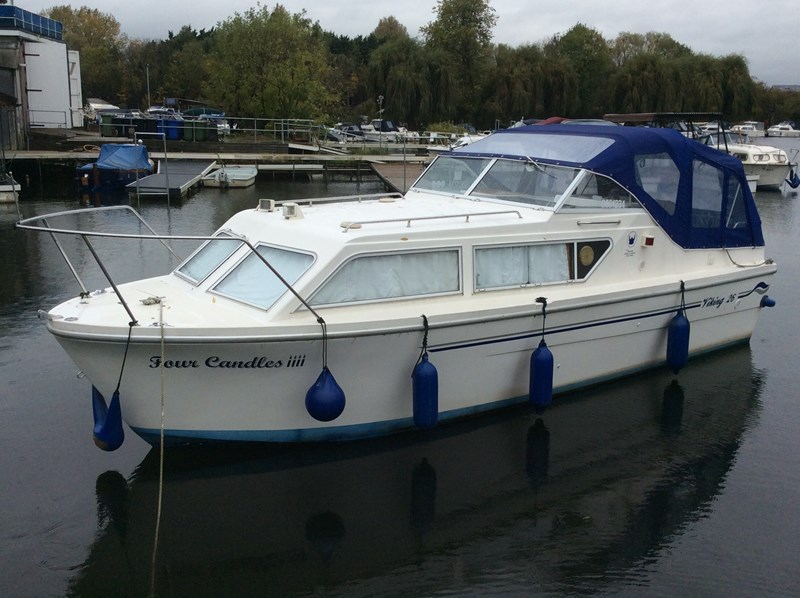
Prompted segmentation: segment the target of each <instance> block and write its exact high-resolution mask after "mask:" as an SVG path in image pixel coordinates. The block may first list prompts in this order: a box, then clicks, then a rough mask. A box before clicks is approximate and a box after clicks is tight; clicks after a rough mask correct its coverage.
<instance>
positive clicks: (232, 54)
mask: <svg viewBox="0 0 800 598" xmlns="http://www.w3.org/2000/svg"><path fill="white" fill-rule="evenodd" d="M210 58H211V60H210V75H209V79H208V85H207V86H206V93H207V96H208V97H209V98H210V99H213V100H214V101H215V102H216V103H217V104H218V105H220V106H223V107H225V109H226V110H227V111H228V112H229V113H232V114H237V115H240V116H254V117H272V118H325V117H327V115H328V114H329V113H330V111H331V110H332V109H334V107H335V106H336V105H337V102H338V97H337V95H336V93H335V91H334V89H333V88H332V87H331V85H330V83H331V80H332V73H331V69H330V66H329V62H328V58H329V57H328V53H327V48H326V46H325V43H324V40H323V36H322V31H321V30H320V29H319V27H318V26H315V25H313V24H312V23H311V21H310V20H309V19H307V18H306V17H305V12H302V13H298V14H290V13H289V12H288V11H287V10H286V9H285V8H284V7H283V6H280V5H277V6H276V7H275V9H274V10H273V11H272V12H270V11H269V10H268V9H267V8H266V7H262V6H260V5H259V6H257V7H255V8H251V9H249V10H248V11H247V12H246V13H245V14H244V15H240V14H238V13H236V15H235V16H233V17H231V18H229V19H228V20H227V21H225V22H223V23H221V24H220V25H219V27H218V28H217V31H216V34H215V36H214V44H213V49H212V52H211V56H210Z"/></svg>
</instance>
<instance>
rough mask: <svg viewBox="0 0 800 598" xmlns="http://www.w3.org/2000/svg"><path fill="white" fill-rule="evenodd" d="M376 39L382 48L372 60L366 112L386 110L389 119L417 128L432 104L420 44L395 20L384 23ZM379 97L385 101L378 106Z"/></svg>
mask: <svg viewBox="0 0 800 598" xmlns="http://www.w3.org/2000/svg"><path fill="white" fill-rule="evenodd" d="M372 37H374V38H375V39H376V40H377V42H378V44H379V45H378V46H377V48H375V49H374V50H373V51H372V53H371V55H370V57H369V63H368V79H367V89H368V90H369V96H368V97H367V99H366V100H365V102H364V104H362V108H363V111H364V112H365V113H369V114H372V113H373V112H374V111H375V110H377V109H379V108H383V110H384V113H383V115H384V116H385V117H386V118H389V119H391V120H395V121H397V122H403V123H410V124H411V125H412V126H416V124H417V123H418V122H419V118H420V114H421V113H422V112H424V106H427V105H429V102H430V98H429V93H430V92H429V89H428V85H427V80H426V78H425V72H426V66H427V65H426V63H425V62H424V60H423V56H422V49H421V46H420V43H419V42H418V41H416V40H414V39H412V38H411V37H410V36H409V35H408V31H407V30H406V28H405V27H404V26H403V25H401V24H400V23H399V22H398V21H397V19H395V18H394V17H387V18H385V19H381V20H380V22H379V23H378V26H377V27H376V28H375V31H373V32H372ZM379 96H381V97H382V98H383V101H382V102H381V103H376V98H377V97H379Z"/></svg>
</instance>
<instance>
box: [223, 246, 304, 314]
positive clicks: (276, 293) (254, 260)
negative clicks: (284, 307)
mask: <svg viewBox="0 0 800 598" xmlns="http://www.w3.org/2000/svg"><path fill="white" fill-rule="evenodd" d="M256 251H258V253H259V254H260V255H262V256H263V257H264V259H265V260H267V261H268V262H269V263H270V264H271V265H272V267H273V268H275V270H277V271H278V272H279V273H280V275H281V276H282V277H283V278H284V279H285V280H286V282H288V283H289V284H294V283H295V282H297V279H298V278H300V276H301V275H302V274H303V272H305V271H306V270H307V269H308V267H309V266H310V265H311V263H312V262H313V261H314V257H313V256H312V255H309V254H307V253H300V252H298V251H291V250H288V249H282V248H279V247H270V246H268V245H259V246H258V247H256ZM214 291H215V292H217V293H219V294H220V295H224V296H226V297H230V298H231V299H236V300H238V301H243V302H245V303H249V304H251V305H255V306H257V307H261V308H263V309H268V308H269V307H270V306H271V305H272V304H273V303H275V301H277V300H278V298H279V297H280V296H281V295H283V294H284V293H285V292H286V291H287V288H286V285H284V284H283V283H282V282H281V281H280V279H279V278H278V277H277V276H275V274H274V273H273V272H272V270H270V269H269V268H268V267H267V265H266V264H265V263H264V262H263V261H262V260H261V259H260V258H259V257H258V256H257V255H254V254H253V253H249V254H248V256H247V257H246V258H244V259H243V260H242V261H241V262H239V264H237V265H236V267H235V268H234V269H233V270H231V271H230V272H229V273H228V274H227V275H226V276H225V277H224V278H223V279H222V280H221V281H219V282H218V283H217V285H216V286H215V287H214Z"/></svg>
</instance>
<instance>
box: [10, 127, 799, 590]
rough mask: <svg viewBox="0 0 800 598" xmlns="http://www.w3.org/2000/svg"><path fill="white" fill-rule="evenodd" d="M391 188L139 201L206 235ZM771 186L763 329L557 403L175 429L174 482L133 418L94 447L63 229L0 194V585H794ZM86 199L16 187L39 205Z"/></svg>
mask: <svg viewBox="0 0 800 598" xmlns="http://www.w3.org/2000/svg"><path fill="white" fill-rule="evenodd" d="M770 143H773V141H771V142H770ZM774 143H775V144H776V145H778V143H777V141H775V142H774ZM782 147H783V149H785V150H789V149H791V148H792V147H794V146H793V145H791V143H783V145H782ZM382 191H383V186H382V184H375V183H372V184H361V185H358V184H356V183H352V184H351V183H349V182H341V181H340V182H336V183H331V184H327V185H326V184H325V183H324V182H323V181H322V180H321V178H317V179H316V180H315V181H310V182H309V181H296V182H291V181H285V180H284V181H272V180H271V179H270V178H266V179H260V180H258V181H257V182H256V185H255V186H253V187H251V188H248V189H243V190H241V191H237V192H236V193H235V194H224V195H220V192H219V190H217V189H211V188H205V189H200V190H199V191H198V192H197V193H196V194H194V195H192V196H191V197H190V198H189V199H188V201H187V202H186V203H184V204H183V205H182V206H181V207H180V208H178V209H176V208H172V209H169V208H168V207H167V205H166V204H165V203H163V202H146V203H145V204H143V206H142V208H141V210H142V214H143V216H144V217H145V218H146V220H148V221H150V222H154V223H157V228H158V229H159V230H161V231H164V232H170V233H171V234H192V233H194V232H196V231H197V230H207V229H209V228H212V229H215V228H217V227H219V226H221V225H222V224H223V222H224V221H225V220H226V219H227V218H228V217H230V216H231V215H233V214H234V213H236V212H238V211H240V210H243V209H250V208H252V206H253V205H256V204H257V202H258V199H260V198H275V199H279V200H302V199H304V198H308V197H318V196H320V195H324V194H329V195H334V196H335V195H351V194H353V193H380V192H382ZM221 198H224V199H223V200H222V201H220V200H221ZM755 199H756V203H757V205H758V208H759V213H760V216H761V220H762V223H763V227H764V235H765V238H766V239H767V242H768V244H769V248H770V249H769V255H770V257H772V258H774V259H775V260H776V262H778V263H779V264H780V266H781V269H780V271H779V273H778V275H777V276H776V277H775V281H774V284H773V285H772V287H773V288H772V289H771V291H770V294H774V296H775V297H776V299H777V300H778V306H777V308H776V309H773V310H770V311H767V312H765V316H767V317H763V318H761V319H760V320H759V323H758V325H757V326H756V329H755V331H754V335H753V337H752V339H751V342H750V344H749V347H748V346H743V347H740V348H739V349H733V350H731V351H723V352H719V353H717V354H716V355H712V356H709V357H707V358H702V359H693V360H690V362H689V363H688V364H687V366H686V367H685V368H683V369H682V370H681V372H680V374H679V375H678V376H674V375H673V374H672V372H671V371H670V370H669V369H666V368H664V369H659V370H654V371H651V372H649V373H645V374H641V375H638V376H633V377H629V378H627V379H625V380H622V381H619V382H617V383H614V384H610V385H605V386H600V387H596V388H593V389H589V390H585V391H581V392H575V393H572V394H570V395H567V396H565V397H563V398H562V399H560V400H557V401H556V402H555V403H554V405H552V406H551V407H550V408H549V409H548V410H547V412H546V413H545V414H544V416H543V417H542V418H541V420H540V421H541V424H540V423H538V422H539V418H537V417H536V416H535V414H533V413H532V411H531V410H530V408H529V407H525V406H522V407H515V408H511V409H508V410H504V411H501V412H498V413H496V414H495V415H493V416H491V417H488V418H486V419H483V420H480V421H478V420H475V419H467V420H465V421H463V422H460V423H455V424H449V425H444V426H440V427H437V428H436V429H435V430H433V431H428V432H426V431H421V430H420V431H413V432H409V433H406V434H403V435H400V436H394V437H390V438H387V439H383V440H375V441H361V442H357V443H347V444H341V445H333V446H330V445H329V446H327V447H325V448H321V447H316V448H315V447H313V446H312V447H307V448H302V449H301V448H299V447H291V448H289V449H286V448H280V447H274V448H270V449H255V448H252V447H251V448H247V447H240V448H230V449H221V448H208V449H190V450H189V452H185V451H181V450H172V451H168V452H167V458H166V460H165V463H164V481H163V483H162V484H159V482H158V479H159V452H158V449H156V448H151V447H150V446H149V445H148V444H147V443H145V442H144V441H143V440H141V439H139V438H137V437H136V436H135V435H133V434H131V435H129V437H128V438H127V439H126V442H125V443H124V444H123V445H122V446H121V447H120V449H119V450H117V451H116V452H114V453H105V452H101V451H98V450H97V448H96V447H95V446H94V443H93V442H92V439H91V430H90V428H91V416H90V415H88V411H89V409H90V399H89V397H88V396H87V388H88V387H87V381H86V380H85V379H84V378H80V377H76V373H77V369H76V368H75V366H74V365H73V364H72V363H71V362H70V361H69V359H68V358H67V356H66V355H65V354H64V353H63V352H62V351H61V350H60V348H59V347H58V345H57V344H56V343H55V342H54V341H53V339H52V338H51V336H50V335H49V333H47V332H46V330H45V328H44V323H43V322H42V321H41V320H39V319H38V318H37V317H36V312H37V310H39V309H41V308H44V307H46V306H48V305H53V304H55V303H57V302H58V301H60V300H63V299H66V298H67V297H69V296H70V295H71V294H72V293H71V289H72V288H73V287H74V281H73V279H72V278H71V276H70V274H69V273H68V272H66V271H65V270H64V269H63V268H61V267H60V265H61V264H60V262H61V261H62V259H61V257H60V256H59V255H58V252H57V250H56V247H55V246H54V245H53V243H52V241H50V240H49V239H47V238H45V237H41V238H39V237H38V236H35V235H30V234H29V233H25V232H24V231H16V230H14V229H13V226H12V225H13V223H14V222H15V221H16V220H17V219H18V218H17V216H16V211H15V210H14V209H10V208H9V209H8V210H6V209H4V208H3V207H1V206H0V221H1V222H2V224H3V227H2V230H1V231H0V248H2V251H3V255H4V256H6V258H7V259H5V260H4V261H3V262H2V263H0V272H2V275H3V277H4V279H5V280H7V281H8V282H9V284H8V285H6V286H5V287H4V288H5V291H4V292H3V293H2V294H0V324H2V325H1V326H0V377H2V379H3V380H4V381H5V388H6V389H7V392H4V393H3V401H2V409H3V414H4V420H5V421H6V422H8V423H9V426H8V427H7V433H6V434H4V435H3V437H2V438H0V449H2V454H4V455H5V457H4V458H3V459H0V474H1V475H2V476H3V479H4V485H5V488H6V491H5V492H4V493H3V495H2V497H1V498H0V502H1V503H2V505H0V506H1V507H2V508H0V530H2V532H1V534H2V536H1V537H2V540H3V541H2V542H1V543H0V554H1V555H2V556H1V557H0V593H2V594H3V595H14V596H23V597H24V596H40V595H43V594H45V595H73V596H94V595H97V594H98V593H106V594H108V593H112V594H117V595H147V594H148V593H150V591H151V588H152V584H153V583H155V589H156V592H157V593H164V592H166V591H167V588H169V589H170V591H172V592H178V593H193V594H195V595H201V594H205V595H209V594H215V593H216V594H224V593H230V592H231V588H233V589H234V590H235V591H236V592H237V593H239V594H240V595H245V594H253V593H270V594H281V595H287V594H290V595H291V594H293V595H303V594H311V593H320V592H324V593H327V594H329V595H345V594H347V595H375V594H376V593H380V594H382V595H408V593H416V594H422V595H425V594H434V593H437V592H439V593H440V592H451V593H452V592H456V593H462V594H475V593H480V594H493V593H506V594H509V593H510V594H514V593H516V594H522V593H525V594H531V593H534V594H536V593H540V594H550V595H574V593H575V592H590V593H591V592H597V591H604V592H607V593H612V594H614V595H641V593H642V592H646V593H649V594H655V595H677V594H685V593H687V592H695V593H702V594H704V595H743V594H744V595H765V594H768V595H794V594H796V593H798V591H800V587H798V585H797V583H798V582H797V578H796V576H795V575H794V560H793V555H794V553H795V552H796V550H797V549H798V548H800V545H798V543H797V538H800V529H799V528H798V524H797V521H796V518H794V517H792V516H791V513H793V512H794V509H795V507H794V505H795V504H796V503H797V501H798V500H800V470H798V467H797V463H796V459H794V457H793V455H794V448H795V440H796V434H797V430H798V428H799V427H800V408H798V404H797V401H796V400H795V399H794V395H795V393H794V392H793V389H794V388H795V387H796V386H797V384H800V380H798V378H797V374H795V373H794V370H793V368H792V367H791V361H790V360H787V355H792V354H794V352H796V349H797V347H796V341H795V339H796V338H797V337H798V335H799V334H800V330H799V329H798V324H797V322H796V320H797V319H796V318H793V317H791V314H792V313H794V311H796V310H797V309H798V307H800V306H798V300H797V299H796V297H798V296H800V288H798V283H797V281H798V280H800V271H799V270H800V267H799V266H798V265H797V262H796V260H795V259H794V253H793V247H794V244H795V240H796V238H797V236H798V235H800V228H799V227H800V211H798V210H800V207H798V202H797V199H798V196H797V194H796V193H795V192H793V191H792V190H790V189H788V188H785V189H783V190H782V191H759V192H758V193H756V196H755ZM75 205H76V204H75V202H74V200H59V199H48V200H46V201H41V200H35V199H33V200H32V199H27V200H23V201H21V202H20V208H21V210H22V212H23V217H31V216H34V215H37V214H45V213H51V212H56V211H63V210H66V209H70V208H72V207H75ZM109 248H110V249H111V250H112V253H113V254H114V256H115V258H114V259H115V260H116V261H117V263H124V264H126V266H125V273H124V274H125V277H126V278H127V279H135V278H142V277H143V276H149V275H153V274H154V273H156V272H159V271H163V269H164V268H165V267H166V266H167V262H165V261H164V259H163V255H162V252H152V251H150V250H148V249H147V246H140V247H137V248H136V249H135V250H134V251H130V250H126V249H124V248H123V247H116V248H115V247H114V246H113V245H111V246H110V247H109ZM87 257H88V255H87ZM86 284H87V287H88V288H89V289H95V288H98V287H99V286H102V285H103V284H104V283H103V279H102V276H101V275H100V273H99V272H96V273H94V274H92V275H91V276H90V277H89V278H88V279H87V281H86ZM409 374H410V372H409ZM673 380H677V382H678V385H679V386H678V387H677V388H676V387H675V385H674V384H673ZM167 409H168V410H169V404H167ZM87 418H88V419H87ZM542 424H543V425H544V429H542ZM159 496H162V497H163V504H162V511H161V516H160V518H158V517H157V511H156V510H157V505H158V500H159ZM267 505H268V507H267ZM273 508H274V509H280V510H281V512H280V517H279V518H275V517H270V516H265V515H264V513H265V510H270V509H273ZM157 521H160V522H161V527H160V530H159V531H158V532H156V522H157ZM278 523H280V525H279V524H278ZM377 539H385V541H384V542H379V541H377ZM154 551H155V555H156V556H155V559H156V560H155V563H156V564H155V568H154V567H153V565H152V563H153V560H152V558H153V554H154Z"/></svg>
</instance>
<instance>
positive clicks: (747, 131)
mask: <svg viewBox="0 0 800 598" xmlns="http://www.w3.org/2000/svg"><path fill="white" fill-rule="evenodd" d="M731 133H736V134H737V135H742V136H745V137H747V138H748V139H755V138H757V137H765V136H766V134H767V132H766V131H765V130H764V123H762V122H758V121H755V120H746V121H744V122H742V123H739V124H736V125H733V126H732V127H731Z"/></svg>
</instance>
